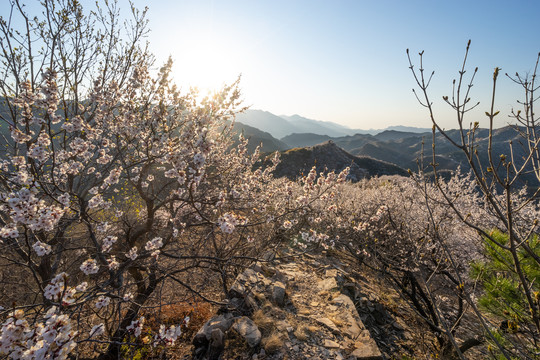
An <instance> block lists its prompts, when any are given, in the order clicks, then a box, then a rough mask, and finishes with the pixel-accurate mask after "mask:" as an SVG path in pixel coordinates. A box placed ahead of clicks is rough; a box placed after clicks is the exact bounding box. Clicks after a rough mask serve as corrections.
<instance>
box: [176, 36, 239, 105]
mask: <svg viewBox="0 0 540 360" xmlns="http://www.w3.org/2000/svg"><path fill="white" fill-rule="evenodd" d="M176 52H177V53H178V54H179V55H178V56H177V57H176V59H175V66H174V77H175V80H176V81H178V82H179V83H180V84H181V85H182V86H185V85H188V86H190V87H196V88H198V89H199V91H200V93H201V95H204V94H207V93H209V92H213V91H216V90H218V89H220V88H221V87H222V86H223V85H224V84H230V83H232V82H234V81H235V80H236V79H237V78H238V76H240V74H242V72H243V71H244V69H245V64H246V56H245V51H243V49H242V46H241V44H240V43H239V42H237V41H234V39H228V38H225V37H224V36H220V35H219V34H216V33H203V34H198V35H195V36H193V37H191V38H190V39H188V40H187V41H184V42H183V46H182V47H181V49H177V51H176Z"/></svg>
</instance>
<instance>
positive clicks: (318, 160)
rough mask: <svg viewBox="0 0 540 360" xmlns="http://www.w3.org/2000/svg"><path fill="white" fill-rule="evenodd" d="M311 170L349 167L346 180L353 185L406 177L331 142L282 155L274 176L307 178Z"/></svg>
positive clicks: (286, 152)
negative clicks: (313, 168) (380, 178)
mask: <svg viewBox="0 0 540 360" xmlns="http://www.w3.org/2000/svg"><path fill="white" fill-rule="evenodd" d="M313 166H315V167H316V169H317V172H321V171H325V169H328V171H336V172H340V171H341V170H343V169H344V168H346V167H347V166H349V167H350V168H351V170H350V174H349V179H350V180H351V181H353V182H356V181H359V180H361V179H364V178H369V177H372V176H382V175H404V176H405V175H407V172H406V171H405V170H404V169H402V168H400V167H398V166H396V165H394V164H390V163H388V162H384V161H380V160H375V159H372V158H369V157H358V156H354V155H351V154H349V153H348V152H346V151H345V150H343V149H342V148H340V147H339V146H337V145H336V144H335V143H334V142H333V141H327V142H325V143H323V144H320V145H316V146H312V147H304V148H295V149H291V150H287V151H285V152H283V153H282V155H281V163H280V164H279V165H278V166H277V168H276V171H275V175H276V176H279V177H282V176H285V177H287V178H289V179H295V178H297V177H298V176H300V175H301V174H307V173H308V172H309V171H310V170H311V168H312V167H313Z"/></svg>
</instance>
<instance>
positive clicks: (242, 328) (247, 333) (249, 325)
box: [232, 316, 261, 348]
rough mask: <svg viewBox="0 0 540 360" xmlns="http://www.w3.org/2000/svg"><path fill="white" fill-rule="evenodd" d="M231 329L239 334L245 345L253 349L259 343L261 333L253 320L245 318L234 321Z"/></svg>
mask: <svg viewBox="0 0 540 360" xmlns="http://www.w3.org/2000/svg"><path fill="white" fill-rule="evenodd" d="M232 329H233V330H234V331H236V332H237V333H238V334H240V335H241V336H242V337H243V338H244V339H245V340H246V342H247V344H248V345H249V346H250V347H252V348H254V347H256V346H257V345H259V344H260V343H261V332H260V331H259V328H258V327H257V325H255V323H254V322H253V320H251V319H250V318H248V317H246V316H242V317H241V318H238V319H236V321H235V322H234V324H233V325H232Z"/></svg>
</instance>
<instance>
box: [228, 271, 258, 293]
mask: <svg viewBox="0 0 540 360" xmlns="http://www.w3.org/2000/svg"><path fill="white" fill-rule="evenodd" d="M258 282H259V277H258V276H257V273H256V272H255V270H253V269H246V270H244V272H243V273H241V274H240V275H238V277H237V278H236V280H235V282H234V283H233V284H232V286H231V288H230V289H229V298H231V299H232V298H235V297H237V298H243V297H244V295H246V294H249V292H250V291H251V288H252V287H253V286H254V285H255V284H257V283H258Z"/></svg>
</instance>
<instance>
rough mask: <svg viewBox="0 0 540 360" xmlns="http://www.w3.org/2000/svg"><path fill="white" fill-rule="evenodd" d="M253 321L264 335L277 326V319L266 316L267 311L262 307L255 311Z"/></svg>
mask: <svg viewBox="0 0 540 360" xmlns="http://www.w3.org/2000/svg"><path fill="white" fill-rule="evenodd" d="M253 322H254V323H255V325H257V327H258V328H259V330H260V331H261V334H262V336H265V335H269V334H271V333H272V331H274V329H275V328H276V324H275V321H274V320H273V319H272V318H270V317H268V316H266V315H265V313H264V312H263V311H262V310H260V309H259V310H257V311H255V312H254V313H253Z"/></svg>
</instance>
